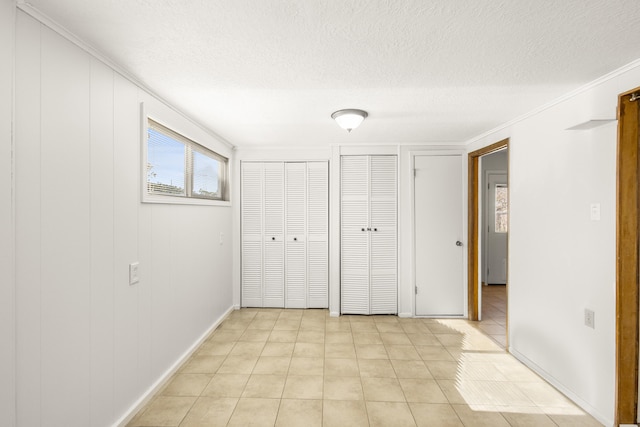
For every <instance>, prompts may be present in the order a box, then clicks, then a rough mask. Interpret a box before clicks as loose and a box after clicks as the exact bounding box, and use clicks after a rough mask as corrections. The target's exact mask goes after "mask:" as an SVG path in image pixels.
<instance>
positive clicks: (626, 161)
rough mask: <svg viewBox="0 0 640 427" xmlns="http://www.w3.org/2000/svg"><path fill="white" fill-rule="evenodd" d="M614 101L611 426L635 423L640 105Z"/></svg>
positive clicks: (627, 97)
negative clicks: (613, 389) (613, 374)
mask: <svg viewBox="0 0 640 427" xmlns="http://www.w3.org/2000/svg"><path fill="white" fill-rule="evenodd" d="M638 91H640V88H636V89H634V90H631V91H629V92H625V93H623V94H620V95H619V97H618V146H617V156H616V157H617V158H616V169H617V173H616V403H615V425H618V424H636V423H637V421H638V363H639V360H638V357H639V355H638V334H639V329H640V324H639V322H640V317H639V307H638V303H639V295H638V272H639V263H640V261H639V260H638V255H639V240H640V231H639V226H638V219H639V217H640V204H639V203H640V189H639V185H638V180H639V179H640V163H639V162H640V123H639V122H640V101H635V102H632V101H630V95H631V94H632V93H637V92H638Z"/></svg>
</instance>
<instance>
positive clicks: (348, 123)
mask: <svg viewBox="0 0 640 427" xmlns="http://www.w3.org/2000/svg"><path fill="white" fill-rule="evenodd" d="M368 115H369V114H368V113H367V112H366V111H364V110H357V109H354V108H348V109H346V110H338V111H336V112H335V113H333V114H332V115H331V118H332V119H333V120H335V121H336V123H338V126H340V127H341V128H342V129H346V130H347V132H351V131H352V130H353V129H355V128H357V127H358V126H360V123H362V121H363V120H364V119H365V118H366V117H367V116H368Z"/></svg>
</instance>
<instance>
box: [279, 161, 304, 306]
mask: <svg viewBox="0 0 640 427" xmlns="http://www.w3.org/2000/svg"><path fill="white" fill-rule="evenodd" d="M285 173H286V179H285V186H286V197H285V200H286V202H285V207H286V209H285V212H286V213H285V216H286V218H285V222H284V223H285V240H286V242H285V289H286V305H285V307H287V308H306V290H307V262H306V260H307V244H306V234H307V233H306V230H307V212H306V206H307V194H306V193H307V192H306V181H307V179H306V178H307V165H306V163H286V164H285Z"/></svg>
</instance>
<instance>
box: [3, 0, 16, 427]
mask: <svg viewBox="0 0 640 427" xmlns="http://www.w3.org/2000/svg"><path fill="white" fill-rule="evenodd" d="M14 11H15V8H14V2H13V1H11V0H0V425H2V426H11V425H13V424H14V422H15V383H14V378H15V335H14V331H15V315H14V313H15V312H14V266H13V259H14V245H13V242H14V238H13V236H14V224H13V162H12V159H13V155H12V108H13V96H12V85H13V59H14V58H13V41H14Z"/></svg>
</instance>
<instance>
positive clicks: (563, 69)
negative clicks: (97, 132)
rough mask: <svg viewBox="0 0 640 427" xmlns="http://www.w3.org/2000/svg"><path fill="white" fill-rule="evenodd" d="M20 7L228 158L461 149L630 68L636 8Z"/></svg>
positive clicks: (185, 1) (43, 2)
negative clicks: (224, 146) (352, 113)
mask: <svg viewBox="0 0 640 427" xmlns="http://www.w3.org/2000/svg"><path fill="white" fill-rule="evenodd" d="M29 5H31V6H32V7H33V8H35V9H37V10H39V11H40V12H41V13H43V14H44V15H46V16H48V17H49V18H51V19H52V20H54V21H55V22H57V23H58V24H60V25H61V26H63V27H64V28H66V29H67V30H69V31H70V32H71V33H73V34H75V35H76V36H78V37H79V38H80V39H82V40H83V41H85V42H86V43H87V44H89V45H91V46H92V47H93V48H95V49H96V50H98V51H99V52H101V53H102V54H103V55H104V56H106V57H108V58H110V59H111V60H112V61H113V62H115V63H117V64H119V66H120V67H121V68H123V69H125V70H126V71H127V72H128V73H130V74H131V75H133V76H135V77H136V78H137V79H138V80H139V81H141V82H143V83H144V84H145V85H146V86H148V87H150V88H152V89H153V90H154V91H155V92H156V93H157V94H159V95H160V96H162V97H163V98H164V99H166V100H167V101H169V102H171V103H172V104H173V105H174V106H176V107H177V108H179V109H180V110H182V111H183V112H185V113H186V114H188V115H190V116H191V117H193V118H194V119H196V120H197V121H198V122H200V123H201V124H203V125H204V126H206V127H208V128H210V129H211V130H213V131H214V132H216V133H217V134H219V135H221V136H222V137H224V138H225V139H227V140H228V141H230V142H231V143H232V144H234V145H237V146H241V147H242V146H256V145H276V146H289V145H296V146H314V145H318V144H327V143H361V144H367V143H419V142H461V141H466V140H468V139H470V138H472V137H474V136H476V135H479V134H481V133H483V132H486V131H488V130H490V129H492V128H494V127H495V126H498V125H500V124H502V123H504V122H507V121H509V120H511V119H513V118H515V117H517V116H519V115H521V114H524V113H526V112H528V111H530V110H532V109H534V108H536V107H538V106H540V105H543V104H545V103H547V102H550V101H552V100H553V99H555V98H557V97H559V96H561V95H563V94H565V93H567V92H569V91H571V90H572V89H575V88H577V87H579V86H581V85H583V84H585V83H588V82H589V81H591V80H593V79H595V78H598V77H600V76H602V75H604V74H606V73H607V72H610V71H612V70H614V69H616V68H619V67H621V66H623V65H625V64H628V63H629V62H631V61H633V60H635V59H638V58H640V2H639V1H638V0H608V1H603V0H562V1H559V0H536V1H531V0H527V1H523V0H475V1H459V0H227V1H223V0H91V1H89V0H54V1H52V0H30V1H29ZM342 108H361V109H364V110H367V111H368V112H369V118H367V120H365V122H364V123H363V124H362V126H361V127H360V128H358V129H356V130H354V131H353V132H352V133H351V134H347V133H346V132H345V131H344V130H342V129H340V128H339V127H338V126H337V125H336V124H335V123H334V122H333V121H332V120H331V118H330V115H331V113H332V112H333V111H335V110H338V109H342Z"/></svg>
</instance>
